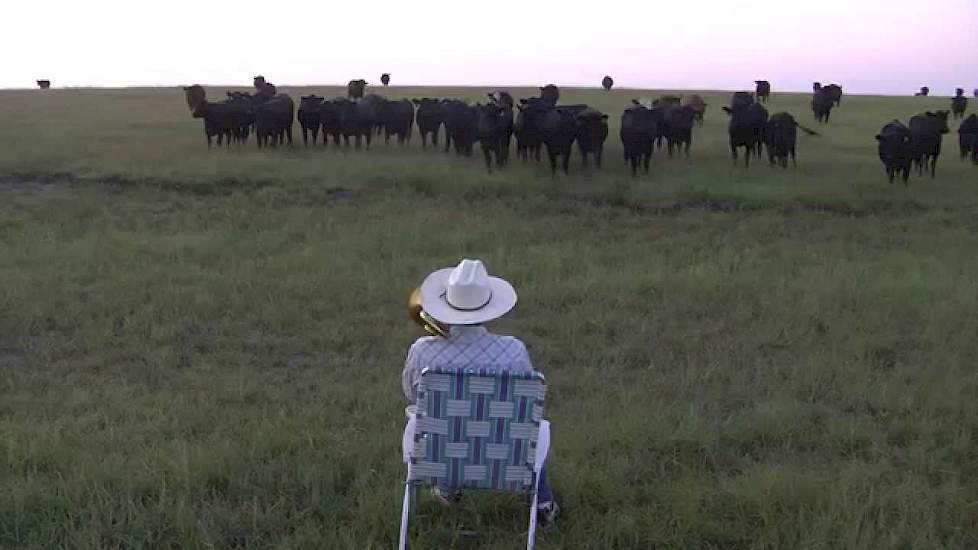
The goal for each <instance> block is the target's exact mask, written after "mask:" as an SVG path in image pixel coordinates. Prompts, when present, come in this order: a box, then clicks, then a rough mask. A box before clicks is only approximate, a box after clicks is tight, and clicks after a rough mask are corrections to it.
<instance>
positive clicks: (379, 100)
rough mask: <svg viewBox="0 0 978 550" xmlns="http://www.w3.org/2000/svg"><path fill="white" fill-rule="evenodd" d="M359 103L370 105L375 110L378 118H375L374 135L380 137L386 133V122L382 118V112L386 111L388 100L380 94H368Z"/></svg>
mask: <svg viewBox="0 0 978 550" xmlns="http://www.w3.org/2000/svg"><path fill="white" fill-rule="evenodd" d="M359 101H363V102H364V103H369V104H370V106H371V107H373V109H374V113H375V114H376V117H375V118H374V126H373V129H372V131H373V133H374V135H378V136H379V135H380V134H381V133H383V131H384V121H383V117H382V111H383V110H384V105H386V104H387V98H385V97H384V96H382V95H379V94H367V95H365V96H363V98H362V99H360V100H359Z"/></svg>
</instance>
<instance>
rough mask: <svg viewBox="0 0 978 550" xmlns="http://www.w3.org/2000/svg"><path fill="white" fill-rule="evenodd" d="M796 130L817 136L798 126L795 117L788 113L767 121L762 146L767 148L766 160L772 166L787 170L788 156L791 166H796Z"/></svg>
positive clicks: (778, 114)
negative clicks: (775, 165) (799, 129)
mask: <svg viewBox="0 0 978 550" xmlns="http://www.w3.org/2000/svg"><path fill="white" fill-rule="evenodd" d="M798 128H801V130H802V131H803V132H805V133H807V134H808V135H811V136H817V135H818V133H816V132H814V131H812V130H809V129H808V128H805V127H804V126H801V125H800V124H798V122H796V121H795V117H793V116H791V114H789V113H775V114H773V115H771V118H769V119H768V121H767V127H766V129H765V132H764V144H765V145H766V146H767V156H768V160H769V161H770V163H771V164H772V165H773V164H777V165H778V166H781V168H788V157H789V156H790V157H791V164H792V165H794V166H798V162H797V160H796V159H795V147H796V143H797V141H798V131H797V130H798Z"/></svg>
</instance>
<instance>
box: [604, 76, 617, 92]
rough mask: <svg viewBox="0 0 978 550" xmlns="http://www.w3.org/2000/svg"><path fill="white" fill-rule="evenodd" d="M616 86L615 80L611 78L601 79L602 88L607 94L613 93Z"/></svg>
mask: <svg viewBox="0 0 978 550" xmlns="http://www.w3.org/2000/svg"><path fill="white" fill-rule="evenodd" d="M614 85H615V80H614V79H613V78H611V77H610V76H606V77H604V78H602V79H601V87H602V88H604V91H606V92H608V91H611V87H612V86H614Z"/></svg>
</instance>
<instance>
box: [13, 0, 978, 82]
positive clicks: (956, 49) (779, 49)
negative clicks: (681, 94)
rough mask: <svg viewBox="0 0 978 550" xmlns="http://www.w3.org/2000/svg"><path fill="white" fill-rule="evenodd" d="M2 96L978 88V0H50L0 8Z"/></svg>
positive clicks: (15, 2)
mask: <svg viewBox="0 0 978 550" xmlns="http://www.w3.org/2000/svg"><path fill="white" fill-rule="evenodd" d="M0 21H2V22H3V23H4V24H3V27H4V28H3V31H2V32H0V51H2V52H4V55H3V57H2V58H0V88H26V87H34V86H35V84H34V81H35V80H37V79H42V78H46V79H50V80H51V81H52V85H53V86H54V87H62V86H110V87H116V86H155V85H160V86H175V85H183V84H194V83H200V84H216V85H240V86H249V85H250V84H251V78H252V77H253V76H254V75H257V74H262V75H265V76H266V77H267V78H268V80H269V81H271V82H274V83H276V84H278V85H280V86H282V85H300V84H309V85H316V84H322V85H327V84H345V83H346V82H347V81H348V80H350V79H353V78H364V79H366V80H367V81H368V82H371V83H377V82H378V81H379V77H380V74H381V73H382V72H389V73H391V83H392V84H394V85H397V84H402V85H407V84H420V85H475V86H480V85H485V86H492V85H498V86H502V85H542V84H546V83H555V84H558V85H562V86H598V85H599V83H600V81H601V78H602V77H603V76H604V75H610V76H612V77H613V78H614V79H615V85H616V86H618V87H627V88H667V89H727V90H730V89H747V88H752V87H753V81H754V80H756V79H766V80H769V81H771V83H772V86H773V88H774V90H775V91H779V90H780V91H809V90H810V89H811V84H812V82H813V81H815V80H818V81H821V82H823V83H829V82H836V83H839V84H841V85H842V86H843V87H844V89H845V90H846V92H847V93H883V94H909V93H912V92H913V91H915V90H917V89H918V88H919V87H920V86H924V85H926V86H929V87H930V88H931V90H932V93H933V94H935V95H950V94H951V93H952V92H953V89H954V88H956V87H963V88H965V89H967V90H968V91H969V92H970V91H971V90H972V89H974V88H978V0H777V1H768V2H764V1H738V0H697V1H695V2H692V3H689V4H687V3H685V2H677V1H672V2H668V3H661V2H653V1H651V0H644V1H642V2H636V1H623V0H603V1H600V2H595V1H587V2H584V1H582V0H576V1H575V0H571V1H564V2H560V3H556V2H554V3H551V2H547V1H545V0H525V1H510V0H496V1H494V2H486V1H483V2H473V1H470V0H450V1H449V0H430V1H429V0H415V1H414V2H403V1H398V2H394V1H388V0H368V1H365V2H357V1H351V0H345V1H343V0H341V1H338V2H337V1H328V0H315V1H309V0H287V1H283V2H277V3H276V2H269V1H268V0H262V1H261V2H253V1H251V0H236V1H234V2H214V1H212V2H202V1H200V0H193V1H188V0H155V1H152V2H150V1H141V0H125V1H118V0H84V1H78V0H70V1H66V0H48V1H41V0H37V1H17V0H11V1H8V2H4V3H3V6H2V7H0Z"/></svg>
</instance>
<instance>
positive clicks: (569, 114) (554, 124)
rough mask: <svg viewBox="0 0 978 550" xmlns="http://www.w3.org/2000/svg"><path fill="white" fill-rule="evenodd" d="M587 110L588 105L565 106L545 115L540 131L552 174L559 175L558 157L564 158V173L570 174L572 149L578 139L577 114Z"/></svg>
mask: <svg viewBox="0 0 978 550" xmlns="http://www.w3.org/2000/svg"><path fill="white" fill-rule="evenodd" d="M585 109H587V105H565V106H560V107H554V108H553V109H550V110H548V111H547V112H546V114H544V115H543V120H542V121H541V124H540V129H541V131H542V132H543V144H544V145H546V146H547V157H549V159H550V173H551V174H554V175H556V174H557V157H562V162H561V164H562V166H563V168H564V173H565V174H567V173H568V168H569V166H570V155H571V148H572V147H573V145H574V139H575V138H576V137H577V114H578V113H580V112H582V111H584V110H585Z"/></svg>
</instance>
